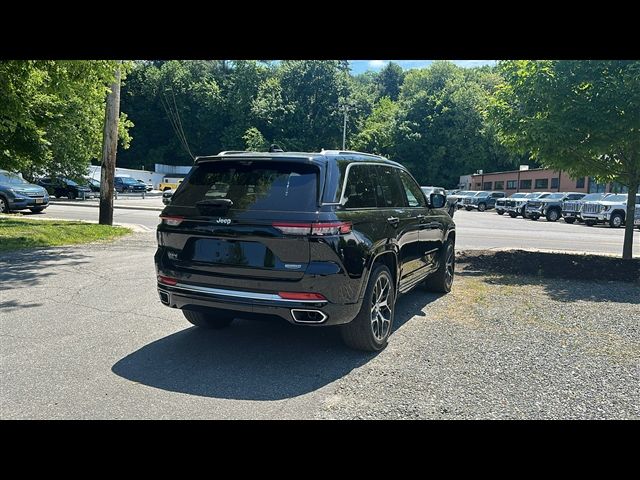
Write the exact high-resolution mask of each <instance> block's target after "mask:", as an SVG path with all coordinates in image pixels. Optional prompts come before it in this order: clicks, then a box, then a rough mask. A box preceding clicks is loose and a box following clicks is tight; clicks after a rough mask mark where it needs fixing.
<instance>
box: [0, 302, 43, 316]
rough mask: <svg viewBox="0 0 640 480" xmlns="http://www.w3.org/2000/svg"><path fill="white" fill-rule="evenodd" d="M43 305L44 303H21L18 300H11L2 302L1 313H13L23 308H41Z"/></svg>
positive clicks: (0, 305)
mask: <svg viewBox="0 0 640 480" xmlns="http://www.w3.org/2000/svg"><path fill="white" fill-rule="evenodd" d="M42 305H43V304H42V303H21V302H19V301H17V300H9V301H7V302H0V313H11V312H13V311H15V310H20V309H22V308H33V307H41V306H42Z"/></svg>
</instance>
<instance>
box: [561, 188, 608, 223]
mask: <svg viewBox="0 0 640 480" xmlns="http://www.w3.org/2000/svg"><path fill="white" fill-rule="evenodd" d="M609 195H612V194H611V193H589V194H587V195H585V196H584V197H582V198H581V199H580V200H565V201H564V202H562V218H564V221H565V222H567V223H573V222H575V221H576V220H578V221H579V222H582V221H583V220H582V217H581V216H580V211H581V210H582V206H583V205H584V204H585V203H586V202H595V201H598V200H603V199H604V198H606V197H608V196H609Z"/></svg>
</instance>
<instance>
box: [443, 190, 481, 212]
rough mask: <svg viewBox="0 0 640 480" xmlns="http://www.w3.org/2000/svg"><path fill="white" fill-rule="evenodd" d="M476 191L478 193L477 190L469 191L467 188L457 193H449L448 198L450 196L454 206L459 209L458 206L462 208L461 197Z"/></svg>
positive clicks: (473, 193)
mask: <svg viewBox="0 0 640 480" xmlns="http://www.w3.org/2000/svg"><path fill="white" fill-rule="evenodd" d="M476 193H478V192H474V191H469V190H461V191H459V192H458V193H456V194H455V195H449V197H448V198H450V199H451V200H452V201H455V203H456V208H458V209H460V208H462V201H463V199H464V198H465V197H467V196H472V195H475V194H476Z"/></svg>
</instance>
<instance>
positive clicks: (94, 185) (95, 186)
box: [87, 178, 100, 193]
mask: <svg viewBox="0 0 640 480" xmlns="http://www.w3.org/2000/svg"><path fill="white" fill-rule="evenodd" d="M87 187H89V188H90V189H91V191H92V192H94V193H100V181H99V180H96V179H95V178H87Z"/></svg>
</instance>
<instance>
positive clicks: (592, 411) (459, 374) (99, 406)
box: [0, 232, 640, 419]
mask: <svg viewBox="0 0 640 480" xmlns="http://www.w3.org/2000/svg"><path fill="white" fill-rule="evenodd" d="M153 237H154V234H153V233H152V232H146V233H137V234H134V235H132V236H130V237H126V238H124V239H121V240H118V241H117V242H115V243H113V244H109V245H100V244H94V245H86V246H76V247H68V248H52V249H46V250H41V251H26V252H23V253H16V252H14V253H12V254H4V255H0V357H1V361H0V418H1V419H19V418H55V419H57V418H80V419H84V418H95V419H109V418H116V419H120V418H155V419H165V418H173V419H182V418H219V419H231V418H257V419H264V418H270V419H272V418H278V419H282V418H294V419H295V418H440V419H441V418H640V411H639V410H638V405H640V403H639V399H638V390H637V385H638V382H639V381H640V379H639V378H638V369H637V365H638V361H639V352H640V343H639V342H638V328H637V327H638V325H637V316H636V317H635V318H634V313H633V312H637V311H638V302H639V301H640V300H639V299H638V295H637V285H633V284H617V285H612V284H610V283H608V284H597V283H591V284H589V283H584V284H582V283H580V282H561V281H560V282H559V281H548V282H545V281H544V280H541V279H538V278H535V279H526V278H524V279H518V280H519V281H520V283H521V284H520V285H518V282H514V281H512V280H509V279H504V280H500V279H496V278H495V277H492V278H491V279H485V280H483V278H482V277H478V276H477V275H474V274H471V275H470V276H464V275H460V276H458V277H457V280H456V283H455V284H454V290H453V292H452V293H451V294H450V295H445V296H441V295H436V294H431V293H428V292H425V291H424V290H421V289H417V290H415V291H413V292H411V293H409V294H408V295H404V296H402V297H401V298H400V299H399V300H398V303H397V306H396V317H395V331H394V334H393V336H392V338H391V342H390V345H389V347H388V348H387V349H386V350H385V351H383V352H382V353H380V354H378V355H373V354H365V353H361V352H355V351H351V350H348V349H346V348H345V347H343V345H342V343H341V341H340V339H339V335H338V332H337V331H336V330H335V329H331V328H326V329H319V328H304V327H295V326H292V325H289V324H286V323H284V322H282V323H279V322H249V321H242V320H237V321H236V322H234V325H232V326H231V328H229V329H227V330H223V331H202V330H199V329H197V328H195V327H191V326H190V325H189V324H188V323H187V322H186V321H185V319H184V318H183V317H182V315H181V313H180V312H179V311H176V310H172V309H168V308H166V307H164V306H163V305H161V304H160V302H159V300H158V298H157V294H156V289H155V273H154V269H153V253H154V246H153ZM501 281H504V282H507V283H506V284H504V283H501ZM603 309H606V312H607V314H606V318H603V317H602V312H603Z"/></svg>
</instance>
